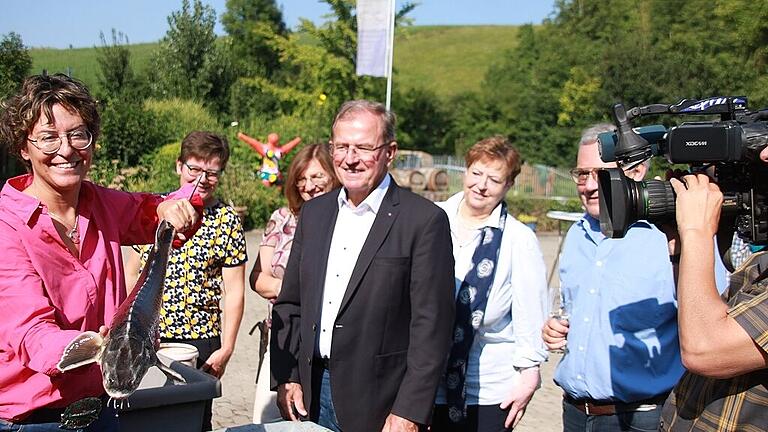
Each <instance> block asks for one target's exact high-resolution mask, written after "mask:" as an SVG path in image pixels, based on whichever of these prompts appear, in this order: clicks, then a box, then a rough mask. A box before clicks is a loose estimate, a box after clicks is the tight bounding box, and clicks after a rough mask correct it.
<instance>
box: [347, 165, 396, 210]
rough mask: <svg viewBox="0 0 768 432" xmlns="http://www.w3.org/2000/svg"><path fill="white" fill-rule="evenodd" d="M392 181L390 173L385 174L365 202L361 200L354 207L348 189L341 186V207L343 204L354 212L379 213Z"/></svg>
mask: <svg viewBox="0 0 768 432" xmlns="http://www.w3.org/2000/svg"><path fill="white" fill-rule="evenodd" d="M390 183H391V180H390V178H389V174H387V175H385V176H384V179H383V180H382V181H381V183H379V185H378V186H376V189H374V190H372V191H371V193H369V194H368V196H367V197H365V199H364V200H363V202H361V203H360V205H358V206H357V207H352V204H351V203H350V202H349V200H348V199H347V190H346V189H344V188H341V191H340V192H339V196H338V198H337V200H338V203H339V209H341V208H342V207H343V206H347V207H349V209H350V210H352V212H353V213H364V212H366V211H368V210H370V211H372V212H373V213H374V214H376V213H378V212H379V207H381V203H382V201H384V195H386V194H387V189H389V184H390Z"/></svg>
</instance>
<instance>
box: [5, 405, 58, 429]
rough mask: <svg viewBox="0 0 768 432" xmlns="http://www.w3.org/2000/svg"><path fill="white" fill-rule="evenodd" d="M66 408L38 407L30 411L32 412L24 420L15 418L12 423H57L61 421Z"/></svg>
mask: <svg viewBox="0 0 768 432" xmlns="http://www.w3.org/2000/svg"><path fill="white" fill-rule="evenodd" d="M65 409H66V408H38V409H36V410H34V411H32V414H30V415H28V416H27V417H25V418H24V420H16V421H14V422H13V423H14V424H20V425H29V424H38V423H58V422H60V421H61V415H62V414H64V410H65Z"/></svg>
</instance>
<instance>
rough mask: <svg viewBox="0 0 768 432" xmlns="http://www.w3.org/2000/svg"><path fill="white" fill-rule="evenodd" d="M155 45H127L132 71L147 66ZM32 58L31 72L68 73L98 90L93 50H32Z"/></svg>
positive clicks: (97, 67)
mask: <svg viewBox="0 0 768 432" xmlns="http://www.w3.org/2000/svg"><path fill="white" fill-rule="evenodd" d="M156 46H157V44H154V43H144V44H135V45H129V46H128V48H129V49H130V50H131V63H132V64H133V70H134V71H141V70H144V69H145V68H146V67H147V65H148V64H149V60H150V55H151V54H152V50H154V49H155V47H156ZM29 53H30V55H31V56H32V72H33V73H40V72H42V70H43V69H46V70H47V71H48V73H49V74H53V73H56V72H63V73H70V74H71V75H72V76H73V77H75V78H77V79H79V80H81V81H83V82H85V83H86V84H87V85H88V87H90V88H91V90H94V91H95V90H96V89H97V88H98V82H99V73H100V72H99V62H98V60H97V50H96V49H95V48H73V49H54V48H33V49H30V50H29Z"/></svg>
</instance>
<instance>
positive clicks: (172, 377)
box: [157, 360, 187, 383]
mask: <svg viewBox="0 0 768 432" xmlns="http://www.w3.org/2000/svg"><path fill="white" fill-rule="evenodd" d="M157 368H158V369H160V370H161V371H162V372H163V373H164V374H165V375H166V376H167V377H168V378H169V379H170V380H172V381H176V382H182V383H186V382H187V380H186V379H184V377H183V376H181V374H180V373H178V372H176V371H175V370H173V369H171V368H170V367H168V366H166V365H165V364H164V363H163V362H161V361H160V360H158V361H157Z"/></svg>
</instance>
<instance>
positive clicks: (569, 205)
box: [506, 195, 584, 231]
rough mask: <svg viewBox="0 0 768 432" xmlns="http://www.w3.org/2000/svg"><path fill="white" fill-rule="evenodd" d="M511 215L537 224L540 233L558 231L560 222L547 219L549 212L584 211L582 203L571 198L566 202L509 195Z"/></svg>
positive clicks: (508, 207) (508, 202)
mask: <svg viewBox="0 0 768 432" xmlns="http://www.w3.org/2000/svg"><path fill="white" fill-rule="evenodd" d="M506 201H507V209H508V211H509V213H510V214H511V215H513V216H515V217H516V218H517V219H519V220H520V221H521V222H535V223H536V229H537V230H538V231H557V228H558V226H557V225H558V223H559V221H557V220H555V219H550V218H548V217H547V212H549V211H553V210H555V211H567V212H576V213H581V212H583V211H584V209H583V208H582V206H581V201H580V200H579V199H577V198H571V199H568V200H565V201H558V200H551V199H546V198H530V197H520V196H516V197H513V196H511V195H507V199H506Z"/></svg>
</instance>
